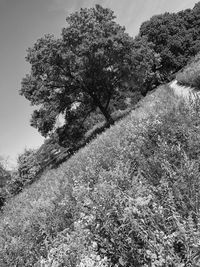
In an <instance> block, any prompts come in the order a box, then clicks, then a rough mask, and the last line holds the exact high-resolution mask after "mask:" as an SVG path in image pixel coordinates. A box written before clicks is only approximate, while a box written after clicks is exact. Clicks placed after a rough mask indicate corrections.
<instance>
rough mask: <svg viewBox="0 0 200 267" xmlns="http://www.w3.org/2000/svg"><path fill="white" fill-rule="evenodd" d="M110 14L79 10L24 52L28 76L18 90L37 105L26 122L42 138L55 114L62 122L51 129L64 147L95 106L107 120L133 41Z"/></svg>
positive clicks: (127, 68) (78, 133) (78, 132)
mask: <svg viewBox="0 0 200 267" xmlns="http://www.w3.org/2000/svg"><path fill="white" fill-rule="evenodd" d="M114 18H115V16H114V14H113V12H112V11H111V10H109V9H105V8H102V7H101V6H99V5H96V7H95V8H90V9H87V8H86V9H81V11H80V12H76V13H74V14H71V15H70V16H69V17H67V19H66V20H67V23H68V27H67V28H64V29H63V30H62V36H61V38H59V39H55V38H54V37H53V36H51V35H46V36H45V37H44V38H41V39H39V40H38V41H37V42H36V44H35V45H34V47H33V48H31V49H29V50H28V55H27V57H26V59H27V61H28V62H29V63H30V64H31V74H30V75H27V76H26V77H25V78H24V79H23V81H22V88H21V91H20V93H21V94H22V95H24V96H25V97H26V98H27V99H28V100H29V101H30V102H31V104H33V105H37V106H39V109H38V110H36V111H34V113H33V115H32V120H31V124H32V126H34V127H36V128H37V129H38V130H39V131H40V133H42V134H43V135H44V136H47V134H48V133H51V132H52V130H53V129H54V126H55V123H56V118H57V116H58V115H59V114H63V115H64V118H65V123H64V126H63V127H61V128H60V129H58V131H57V132H58V134H59V136H64V137H65V138H64V142H65V143H64V145H65V146H68V145H70V144H71V142H74V143H75V142H76V141H77V140H79V139H80V138H81V136H82V135H83V133H84V122H85V120H86V119H87V117H88V116H89V115H90V114H91V112H95V111H96V109H97V108H98V109H99V111H100V112H101V113H102V114H103V116H104V117H105V119H106V121H107V123H108V124H112V123H113V119H112V117H111V112H110V101H111V99H113V97H114V95H116V93H117V92H118V90H119V89H120V90H123V84H122V81H124V80H125V79H127V78H128V77H129V75H130V67H131V62H130V57H131V48H132V44H133V39H132V38H131V37H129V36H128V34H127V33H125V29H124V28H123V27H121V26H120V25H118V24H117V23H116V22H115V21H114ZM66 136H67V137H68V140H66ZM66 143H67V144H66Z"/></svg>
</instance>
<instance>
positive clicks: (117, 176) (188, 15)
mask: <svg viewBox="0 0 200 267" xmlns="http://www.w3.org/2000/svg"><path fill="white" fill-rule="evenodd" d="M199 8H200V4H199V3H198V4H196V5H195V7H194V9H192V10H185V11H181V12H179V13H177V14H169V13H166V14H164V15H159V16H154V17H153V18H151V19H150V21H147V22H144V23H143V25H142V26H141V29H140V34H139V35H138V36H137V37H136V38H135V39H134V40H133V39H132V38H131V37H130V36H129V35H128V34H126V33H125V29H124V28H123V27H121V26H120V25H118V24H117V23H116V22H115V21H114V19H115V16H114V14H113V12H112V11H111V10H109V9H105V8H102V7H101V6H99V5H97V6H96V7H95V8H90V9H81V11H80V12H76V13H74V14H71V15H70V16H69V17H68V18H67V22H68V27H67V28H64V29H63V31H62V35H61V38H59V39H56V38H54V37H53V36H51V35H46V36H45V37H44V38H41V39H39V40H38V41H37V42H36V43H35V45H34V46H33V48H30V49H29V50H28V55H27V61H28V62H29V63H30V64H31V72H30V74H29V75H27V76H26V77H25V78H24V79H23V81H22V88H21V91H20V93H21V94H22V95H23V96H25V97H26V98H27V99H28V100H29V101H30V102H31V104H32V105H35V106H37V107H38V108H39V109H38V110H36V111H35V112H34V113H33V116H32V121H31V123H32V125H33V126H34V127H36V128H37V129H38V130H39V131H40V132H41V133H42V134H43V135H44V136H48V139H46V141H45V142H44V144H43V145H42V146H41V147H40V148H39V149H38V150H25V151H24V152H23V153H22V154H21V155H19V157H18V170H17V171H16V172H15V173H14V174H13V177H12V178H11V179H10V181H9V183H6V186H4V187H3V188H4V192H7V194H8V197H7V202H6V204H5V205H4V206H3V208H2V211H1V217H0V266H5V267H6V266H27V267H29V266H30V267H32V266H35V267H40V266H41V267H42V266H44V267H50V266H51V267H52V266H53V267H61V266H67V267H97V266H98V267H103V266H105V267H140V266H141V267H147V266H151V267H177V266H179V267H188V266H194V267H195V266H200V243H199V240H200V193H199V192H200V148H199V143H200V108H199V107H200V98H199V97H198V96H194V97H192V98H191V100H190V102H188V101H187V102H184V100H183V99H178V98H177V97H176V96H175V95H174V94H173V91H172V90H171V89H170V88H169V87H168V86H167V85H163V86H160V87H158V88H157V89H156V90H155V91H153V92H151V93H150V94H148V95H147V96H146V94H147V92H148V91H150V90H152V89H154V88H155V87H157V86H158V85H159V84H160V83H163V82H165V81H167V80H168V79H171V78H172V76H173V74H174V73H175V72H176V71H178V70H180V69H181V68H182V67H183V66H184V65H185V64H186V63H187V62H188V61H189V60H191V59H190V57H191V56H194V55H195V54H196V53H197V52H198V51H199V50H198V49H199V42H200V41H199V40H200V39H199V24H200V20H199V19H200V17H199ZM169 22H170V23H169ZM190 62H192V63H190V65H188V66H187V67H185V68H184V69H183V71H182V72H179V73H178V74H177V80H178V82H179V83H181V84H184V85H190V86H194V87H196V88H199V76H198V70H199V54H198V55H197V56H196V57H195V59H194V61H190ZM141 95H143V96H146V97H145V98H143V99H142V100H140V99H141ZM138 100H140V102H139V103H137V102H138ZM136 103H137V104H136ZM133 107H134V108H135V110H133ZM136 107H137V108H136ZM60 114H62V115H63V116H64V125H63V126H59V127H58V128H57V126H56V125H57V118H58V116H59V115H60ZM119 118H121V120H119ZM114 121H117V122H116V124H115V125H113V124H114ZM105 128H109V129H107V130H106V131H105V132H104V133H102V131H103V130H105ZM100 133H101V134H100ZM98 134H99V135H98ZM94 137H96V139H94ZM77 151H78V152H77ZM74 152H77V153H74ZM66 159H68V160H67V161H66V162H64V163H63V164H62V165H60V166H59V167H58V164H60V163H61V162H63V161H65V160H66ZM51 164H52V165H54V167H55V165H56V166H57V167H58V168H57V169H50V165H51ZM46 167H47V168H46ZM45 168H46V169H45ZM48 168H49V169H48ZM44 169H45V170H44ZM0 170H1V168H0ZM37 178H40V179H37ZM33 182H34V183H33ZM22 189H23V190H22ZM13 195H15V196H13ZM11 196H12V197H11Z"/></svg>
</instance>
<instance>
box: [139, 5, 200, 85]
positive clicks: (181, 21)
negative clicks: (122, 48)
mask: <svg viewBox="0 0 200 267" xmlns="http://www.w3.org/2000/svg"><path fill="white" fill-rule="evenodd" d="M199 25H200V2H199V3H197V4H196V5H195V7H194V8H193V9H186V10H184V11H181V12H178V13H165V14H162V15H157V16H153V17H152V18H151V19H150V20H149V21H146V22H144V23H143V24H142V25H141V28H140V33H139V35H140V36H141V37H146V38H147V40H148V42H152V43H153V44H154V45H155V46H154V49H155V52H156V53H159V54H160V57H161V69H160V74H161V77H162V80H163V81H169V80H170V79H172V78H173V74H175V73H176V72H177V71H179V70H180V69H181V68H183V67H184V66H185V65H186V64H187V62H188V61H189V60H190V58H191V57H193V56H195V55H196V54H197V53H198V52H199V51H200V34H199V33H200V27H199Z"/></svg>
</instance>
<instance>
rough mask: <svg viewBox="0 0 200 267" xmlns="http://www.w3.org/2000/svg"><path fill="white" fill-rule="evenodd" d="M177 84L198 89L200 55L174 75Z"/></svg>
mask: <svg viewBox="0 0 200 267" xmlns="http://www.w3.org/2000/svg"><path fill="white" fill-rule="evenodd" d="M176 79H177V81H178V83H179V84H181V85H185V86H190V87H193V88H196V89H200V53H199V54H197V55H196V57H195V58H194V59H192V60H190V62H189V64H188V65H187V66H186V67H185V68H184V69H183V70H182V71H181V72H179V73H178V74H177V75H176Z"/></svg>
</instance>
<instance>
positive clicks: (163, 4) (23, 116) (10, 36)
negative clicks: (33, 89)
mask: <svg viewBox="0 0 200 267" xmlns="http://www.w3.org/2000/svg"><path fill="white" fill-rule="evenodd" d="M196 2H198V0H0V123H1V132H0V155H3V156H9V157H10V161H11V162H12V163H15V162H16V157H17V155H18V154H19V153H21V152H22V151H23V150H24V148H25V147H27V148H32V147H38V146H40V145H41V144H42V142H43V138H42V137H41V136H40V134H39V133H38V132H37V130H35V129H34V128H32V127H31V126H29V120H30V116H31V113H32V110H33V108H32V107H30V105H29V102H28V101H27V100H26V99H25V98H24V97H22V96H19V94H18V90H19V89H20V83H21V79H22V78H23V77H24V76H25V74H26V73H28V72H29V68H30V66H29V65H28V63H26V61H25V56H26V49H27V48H28V47H30V46H32V45H33V43H34V42H35V41H36V40H37V39H38V38H40V37H42V36H43V35H44V34H46V33H53V34H55V35H57V36H59V35H60V32H61V29H62V28H63V27H64V26H65V25H66V24H65V18H66V16H67V15H68V14H70V13H72V12H74V11H77V10H79V9H80V8H81V7H92V6H94V5H95V4H96V3H98V4H101V5H102V6H104V7H109V8H111V9H112V10H113V11H114V12H115V14H116V15H117V21H118V22H119V23H120V24H121V25H123V26H125V27H126V29H127V31H128V32H129V34H130V35H131V36H135V35H136V34H137V33H138V30H139V26H140V25H141V23H142V22H143V21H145V20H147V19H149V18H150V17H151V16H152V15H155V14H160V13H163V12H166V11H169V12H177V11H179V10H183V9H185V8H193V6H194V4H195V3H196Z"/></svg>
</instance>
